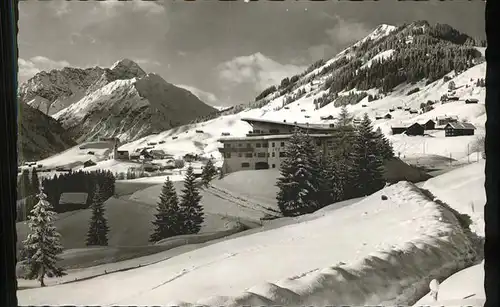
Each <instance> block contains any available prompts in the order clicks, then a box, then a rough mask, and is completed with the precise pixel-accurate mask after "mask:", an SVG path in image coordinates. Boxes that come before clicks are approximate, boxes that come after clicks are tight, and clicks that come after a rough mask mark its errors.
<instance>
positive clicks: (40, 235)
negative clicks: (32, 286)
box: [22, 188, 66, 287]
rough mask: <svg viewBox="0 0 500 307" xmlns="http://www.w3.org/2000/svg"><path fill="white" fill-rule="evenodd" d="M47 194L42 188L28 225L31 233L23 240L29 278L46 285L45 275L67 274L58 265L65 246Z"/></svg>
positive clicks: (58, 275)
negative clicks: (61, 240) (55, 222)
mask: <svg viewBox="0 0 500 307" xmlns="http://www.w3.org/2000/svg"><path fill="white" fill-rule="evenodd" d="M46 198H47V196H46V195H45V194H44V192H43V189H42V188H40V193H39V194H38V199H39V201H38V203H37V204H36V205H35V207H34V208H33V210H32V211H31V216H30V217H29V221H28V226H29V229H30V233H29V234H28V237H27V239H26V240H25V241H24V242H23V245H24V250H23V252H22V255H23V257H24V258H25V259H26V271H27V274H26V277H27V279H36V278H38V280H39V281H40V286H42V287H45V283H44V277H45V276H47V277H61V276H63V275H65V274H66V273H65V272H64V269H63V268H61V267H59V266H57V261H59V260H60V258H59V257H58V255H59V254H61V253H62V251H63V247H62V245H61V243H60V238H61V235H60V234H59V233H58V232H57V230H56V228H55V226H54V223H53V220H54V218H55V215H56V213H55V212H53V211H52V206H51V204H50V203H49V202H48V201H47V200H46Z"/></svg>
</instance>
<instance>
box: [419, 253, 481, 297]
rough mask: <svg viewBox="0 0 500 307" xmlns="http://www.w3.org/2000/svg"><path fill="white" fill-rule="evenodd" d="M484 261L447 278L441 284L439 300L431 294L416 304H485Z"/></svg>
mask: <svg viewBox="0 0 500 307" xmlns="http://www.w3.org/2000/svg"><path fill="white" fill-rule="evenodd" d="M485 300H486V294H485V292H484V261H483V262H482V263H480V264H476V265H474V266H471V267H469V268H466V269H464V270H461V271H459V272H457V273H455V274H453V275H451V276H450V277H448V278H446V279H445V280H444V281H443V282H442V283H441V284H440V285H439V291H438V299H437V301H434V300H432V298H431V297H430V296H429V295H426V296H424V297H422V298H421V299H420V300H419V301H418V302H417V303H416V304H415V305H414V306H423V305H425V306H433V305H434V306H457V307H458V306H471V307H476V306H477V307H480V306H483V305H484V303H485Z"/></svg>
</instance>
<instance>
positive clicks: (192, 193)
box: [179, 165, 204, 234]
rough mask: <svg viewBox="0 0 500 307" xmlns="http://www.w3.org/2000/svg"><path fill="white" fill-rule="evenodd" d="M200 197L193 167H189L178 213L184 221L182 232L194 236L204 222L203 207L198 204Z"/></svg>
mask: <svg viewBox="0 0 500 307" xmlns="http://www.w3.org/2000/svg"><path fill="white" fill-rule="evenodd" d="M200 201H201V195H200V192H199V191H198V187H197V186H196V177H195V175H194V173H193V167H192V166H191V165H190V166H189V167H188V168H187V170H186V176H185V177H184V189H183V190H182V196H181V201H180V204H179V209H180V210H179V211H180V213H181V215H182V219H183V221H184V223H183V224H184V225H183V232H184V233H186V234H195V233H198V232H200V230H201V226H202V224H203V221H204V216H203V206H202V205H201V204H200Z"/></svg>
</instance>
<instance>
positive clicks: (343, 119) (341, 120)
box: [336, 105, 354, 127]
mask: <svg viewBox="0 0 500 307" xmlns="http://www.w3.org/2000/svg"><path fill="white" fill-rule="evenodd" d="M353 119H354V118H353V117H352V116H351V114H350V113H349V111H347V106H346V105H343V106H342V107H341V109H340V114H339V117H338V119H337V123H336V125H337V126H340V127H345V126H349V125H352V121H353Z"/></svg>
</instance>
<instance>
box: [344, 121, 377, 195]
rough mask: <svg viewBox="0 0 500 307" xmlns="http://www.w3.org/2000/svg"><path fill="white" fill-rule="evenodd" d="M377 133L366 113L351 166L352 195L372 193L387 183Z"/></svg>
mask: <svg viewBox="0 0 500 307" xmlns="http://www.w3.org/2000/svg"><path fill="white" fill-rule="evenodd" d="M377 140H378V138H377V133H376V132H375V131H373V126H372V123H371V121H370V118H369V117H368V114H366V113H365V115H364V117H363V120H362V121H361V123H360V125H359V126H358V127H357V131H356V137H355V140H354V144H353V148H352V152H351V161H352V166H351V167H350V170H349V172H350V183H349V185H350V187H351V188H353V191H352V193H353V194H354V195H351V196H352V197H360V196H365V195H369V194H372V193H374V192H376V191H378V190H380V189H381V188H383V187H384V185H385V179H384V177H383V158H382V157H381V156H380V155H379V153H378V141H377Z"/></svg>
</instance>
